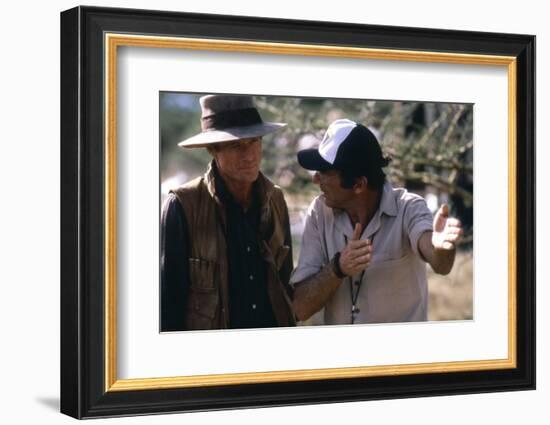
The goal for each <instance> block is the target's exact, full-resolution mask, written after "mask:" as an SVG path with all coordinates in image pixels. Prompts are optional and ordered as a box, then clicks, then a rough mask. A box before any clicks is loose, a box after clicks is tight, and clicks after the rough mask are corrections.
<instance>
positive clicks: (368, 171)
mask: <svg viewBox="0 0 550 425" xmlns="http://www.w3.org/2000/svg"><path fill="white" fill-rule="evenodd" d="M390 162H391V158H390V157H389V156H385V157H382V158H381V161H380V163H379V164H377V165H373V164H367V165H366V167H365V169H363V170H362V171H359V170H349V169H346V170H338V173H339V174H340V177H341V179H342V181H341V183H340V185H341V186H342V187H343V188H344V189H351V188H352V187H353V185H354V184H355V182H356V181H357V179H358V178H360V177H366V178H367V181H368V183H367V186H368V187H369V188H370V189H372V190H381V189H382V187H383V186H384V183H385V182H386V174H385V173H384V171H382V168H384V167H387V166H388V164H389V163H390Z"/></svg>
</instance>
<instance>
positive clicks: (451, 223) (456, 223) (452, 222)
mask: <svg viewBox="0 0 550 425" xmlns="http://www.w3.org/2000/svg"><path fill="white" fill-rule="evenodd" d="M447 226H448V227H462V223H461V222H460V220H459V219H458V218H454V217H450V218H448V219H447Z"/></svg>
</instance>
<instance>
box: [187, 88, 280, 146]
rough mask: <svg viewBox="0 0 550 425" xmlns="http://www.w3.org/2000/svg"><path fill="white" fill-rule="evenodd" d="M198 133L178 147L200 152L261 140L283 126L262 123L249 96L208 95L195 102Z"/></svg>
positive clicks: (273, 123)
mask: <svg viewBox="0 0 550 425" xmlns="http://www.w3.org/2000/svg"><path fill="white" fill-rule="evenodd" d="M199 102H200V105H201V111H202V115H201V129H202V132H201V133H199V134H197V135H195V136H193V137H190V138H189V139H186V140H184V141H182V142H180V143H178V146H181V147H183V148H203V147H206V146H208V145H212V144H214V143H223V142H231V141H233V140H239V139H248V138H251V137H260V136H265V135H266V134H269V133H273V132H274V131H277V130H279V129H280V128H282V127H284V126H286V124H285V123H275V122H264V121H263V120H262V117H261V116H260V114H259V112H258V110H257V109H256V107H255V106H254V101H253V99H252V97H251V96H243V95H225V94H212V95H207V96H203V97H201V98H200V100H199Z"/></svg>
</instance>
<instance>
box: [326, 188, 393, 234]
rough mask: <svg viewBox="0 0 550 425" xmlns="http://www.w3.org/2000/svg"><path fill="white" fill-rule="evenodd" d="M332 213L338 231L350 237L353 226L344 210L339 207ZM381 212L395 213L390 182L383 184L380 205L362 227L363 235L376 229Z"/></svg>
mask: <svg viewBox="0 0 550 425" xmlns="http://www.w3.org/2000/svg"><path fill="white" fill-rule="evenodd" d="M333 213H334V219H335V224H336V226H337V227H338V229H339V231H340V232H342V233H343V234H345V235H346V236H347V237H348V238H350V237H351V236H352V234H353V228H352V226H351V222H350V220H349V217H348V215H347V214H346V212H345V211H344V210H340V209H333ZM382 214H386V215H388V216H392V217H394V216H396V215H397V199H396V197H395V194H394V190H393V186H392V185H391V183H390V182H386V183H384V186H383V187H382V197H381V199H380V205H379V206H378V209H377V210H376V212H375V213H374V216H373V217H372V219H371V220H370V222H369V224H368V225H367V228H366V229H364V232H363V236H365V237H371V236H372V235H373V234H374V233H376V232H377V231H378V229H379V227H380V219H381V216H382Z"/></svg>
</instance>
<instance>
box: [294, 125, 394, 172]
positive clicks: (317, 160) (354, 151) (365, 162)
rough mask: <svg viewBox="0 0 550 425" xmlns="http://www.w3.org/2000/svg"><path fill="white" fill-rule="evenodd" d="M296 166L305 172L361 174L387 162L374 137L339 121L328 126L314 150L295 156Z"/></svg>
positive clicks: (358, 127)
mask: <svg viewBox="0 0 550 425" xmlns="http://www.w3.org/2000/svg"><path fill="white" fill-rule="evenodd" d="M298 163H299V164H300V165H301V166H302V167H303V168H305V169H306V170H313V171H326V170H330V169H336V170H343V171H350V172H355V173H361V172H363V171H365V170H367V169H368V168H372V167H376V168H382V167H385V166H386V165H388V159H386V158H385V157H384V155H383V154H382V149H381V148H380V144H379V143H378V140H377V139H376V136H375V135H374V134H373V133H372V132H371V131H370V130H369V129H368V128H367V127H365V126H364V125H361V124H358V123H356V122H354V121H351V120H348V119H339V120H336V121H334V122H333V123H332V124H330V125H329V127H328V128H327V131H326V132H325V135H324V137H323V140H322V141H321V144H320V145H319V147H318V148H317V149H304V150H301V151H299V152H298Z"/></svg>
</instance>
